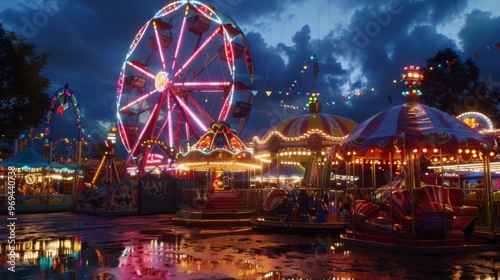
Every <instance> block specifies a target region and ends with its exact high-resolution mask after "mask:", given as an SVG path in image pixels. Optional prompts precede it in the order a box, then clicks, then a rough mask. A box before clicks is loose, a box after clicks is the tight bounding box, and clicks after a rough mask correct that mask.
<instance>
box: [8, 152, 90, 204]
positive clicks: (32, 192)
mask: <svg viewBox="0 0 500 280" xmlns="http://www.w3.org/2000/svg"><path fill="white" fill-rule="evenodd" d="M82 177H83V176H82V168H81V166H66V165H61V164H57V163H52V162H49V160H47V159H46V158H44V157H43V156H42V155H40V154H39V153H38V152H37V151H36V150H35V149H34V148H33V147H31V146H28V147H26V148H25V149H24V150H22V151H21V152H20V153H18V154H17V155H15V156H13V157H11V158H8V159H6V160H4V161H0V193H1V196H0V205H1V210H2V213H6V212H7V211H8V209H9V203H8V201H9V197H12V196H13V197H14V198H15V200H14V201H15V204H14V205H12V204H13V203H12V202H11V203H10V206H14V208H12V207H11V208H10V209H11V210H12V209H14V210H15V213H18V212H40V211H57V210H61V211H64V210H73V207H74V200H75V192H76V188H77V186H78V184H82V179H83V178H82ZM11 201H12V199H11ZM14 210H12V211H14Z"/></svg>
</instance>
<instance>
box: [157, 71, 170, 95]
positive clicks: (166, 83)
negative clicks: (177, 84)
mask: <svg viewBox="0 0 500 280" xmlns="http://www.w3.org/2000/svg"><path fill="white" fill-rule="evenodd" d="M171 86H172V80H170V79H169V78H168V73H167V72H163V71H160V72H159V73H158V74H157V75H156V77H155V88H156V90H157V91H164V90H165V89H167V88H169V87H171Z"/></svg>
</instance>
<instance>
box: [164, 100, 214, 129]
mask: <svg viewBox="0 0 500 280" xmlns="http://www.w3.org/2000/svg"><path fill="white" fill-rule="evenodd" d="M172 96H173V97H174V100H175V102H176V103H177V104H178V105H179V108H180V109H181V111H182V112H183V113H184V115H187V116H189V117H190V118H186V120H188V122H190V121H189V120H190V119H192V120H194V121H195V123H196V124H197V125H198V128H200V129H201V130H202V131H207V130H208V127H207V126H205V124H204V123H203V122H202V121H201V120H200V119H199V118H198V117H197V116H196V114H195V113H194V112H193V111H192V110H191V109H190V108H189V106H187V105H186V103H184V101H182V99H181V98H180V97H179V96H177V95H176V94H173V95H172Z"/></svg>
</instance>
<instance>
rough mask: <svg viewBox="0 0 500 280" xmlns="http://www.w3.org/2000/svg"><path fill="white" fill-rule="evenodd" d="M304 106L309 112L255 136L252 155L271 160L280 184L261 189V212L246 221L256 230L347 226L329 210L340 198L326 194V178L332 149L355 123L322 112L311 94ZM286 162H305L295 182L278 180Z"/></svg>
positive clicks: (317, 229) (338, 227)
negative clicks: (301, 173) (253, 153)
mask: <svg viewBox="0 0 500 280" xmlns="http://www.w3.org/2000/svg"><path fill="white" fill-rule="evenodd" d="M316 74H317V73H315V76H316ZM315 78H316V77H315ZM307 106H308V107H309V113H308V114H303V115H298V116H294V117H291V118H289V119H286V120H284V121H282V122H281V123H278V124H277V125H276V126H274V127H272V128H271V129H270V130H269V131H268V132H267V133H266V134H265V135H264V136H263V138H262V139H259V138H258V137H254V139H253V141H254V143H253V146H254V151H255V157H257V158H259V159H260V160H262V161H263V162H269V163H270V162H275V167H276V168H275V169H274V170H276V174H275V176H276V181H277V182H278V183H277V184H276V187H275V188H272V187H271V186H268V187H267V189H265V190H264V192H265V193H267V195H266V198H265V200H264V203H263V205H262V207H263V210H265V212H263V213H260V214H259V215H257V216H254V217H252V219H251V221H250V222H251V224H252V226H253V227H254V228H256V229H262V230H270V231H286V232H299V231H303V232H306V231H307V232H311V231H329V230H343V229H344V227H345V226H346V225H347V222H346V221H344V220H343V219H340V215H337V214H335V215H334V214H333V213H332V212H333V211H332V209H333V207H330V206H333V204H336V206H337V207H338V204H339V201H338V198H339V196H335V195H334V197H330V189H331V186H330V179H331V171H332V166H333V165H338V161H337V158H336V157H335V155H336V151H335V149H336V147H337V146H338V145H339V144H340V143H341V142H342V141H343V140H344V139H345V137H347V135H348V134H349V133H350V132H351V131H352V130H353V129H354V128H355V127H356V126H357V123H356V122H354V121H352V120H350V119H348V118H344V117H340V116H335V115H329V114H323V113H321V104H320V103H319V102H318V98H317V96H316V94H315V93H313V94H312V95H311V97H310V99H309V103H308V104H307ZM288 164H293V165H296V164H301V165H303V164H305V168H304V171H303V175H302V178H301V180H300V182H298V183H297V184H296V185H295V186H286V185H284V184H281V183H280V182H281V181H282V180H284V179H286V176H283V175H281V172H280V169H281V168H280V167H281V166H283V165H288ZM269 169H270V170H273V169H272V168H269ZM268 172H269V171H268ZM332 199H333V200H335V201H331V200H332ZM330 202H332V203H330Z"/></svg>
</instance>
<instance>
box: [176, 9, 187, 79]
mask: <svg viewBox="0 0 500 280" xmlns="http://www.w3.org/2000/svg"><path fill="white" fill-rule="evenodd" d="M186 22H187V14H186V15H184V18H183V19H182V25H181V29H180V33H179V40H178V42H177V46H176V47H175V52H174V59H173V61H172V71H174V70H175V67H176V63H177V57H178V56H179V50H180V47H181V45H182V40H183V39H184V30H185V29H186Z"/></svg>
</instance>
